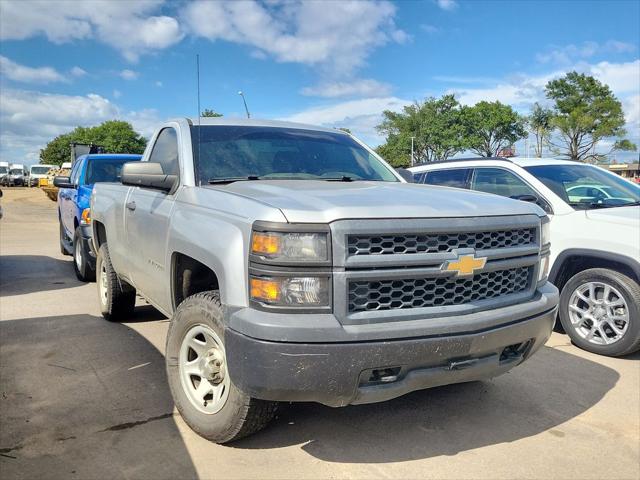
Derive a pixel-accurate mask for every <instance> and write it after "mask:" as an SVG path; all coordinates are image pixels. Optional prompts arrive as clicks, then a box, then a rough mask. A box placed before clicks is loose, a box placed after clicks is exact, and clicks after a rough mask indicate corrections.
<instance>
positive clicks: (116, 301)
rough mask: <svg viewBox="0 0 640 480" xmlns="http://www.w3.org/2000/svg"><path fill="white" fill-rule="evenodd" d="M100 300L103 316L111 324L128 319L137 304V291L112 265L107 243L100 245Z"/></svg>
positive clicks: (98, 267)
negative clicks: (122, 278)
mask: <svg viewBox="0 0 640 480" xmlns="http://www.w3.org/2000/svg"><path fill="white" fill-rule="evenodd" d="M96 274H97V277H98V278H97V282H96V283H97V285H98V298H99V300H100V311H101V312H102V316H103V317H104V318H105V319H106V320H109V321H110V322H117V321H121V320H124V319H126V318H127V317H129V316H130V315H131V313H132V312H133V308H134V306H135V304H136V291H135V289H134V288H133V287H132V286H130V285H129V284H127V283H126V282H124V281H123V280H121V279H120V278H119V277H118V274H117V273H116V271H115V270H114V269H113V265H111V258H110V257H109V248H108V247H107V244H106V243H103V244H102V245H100V250H99V251H98V258H97V261H96Z"/></svg>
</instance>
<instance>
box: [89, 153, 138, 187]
mask: <svg viewBox="0 0 640 480" xmlns="http://www.w3.org/2000/svg"><path fill="white" fill-rule="evenodd" d="M131 161H132V160H131V159H126V158H122V159H120V158H118V159H115V158H114V159H104V158H102V159H100V160H95V159H93V160H92V159H89V160H88V162H87V175H86V177H85V182H84V183H85V184H91V183H96V182H119V181H120V170H122V165H123V164H125V163H127V162H131Z"/></svg>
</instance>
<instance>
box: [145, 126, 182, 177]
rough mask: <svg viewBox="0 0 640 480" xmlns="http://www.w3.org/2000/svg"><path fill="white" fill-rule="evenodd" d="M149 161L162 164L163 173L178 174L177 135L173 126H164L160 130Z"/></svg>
mask: <svg viewBox="0 0 640 480" xmlns="http://www.w3.org/2000/svg"><path fill="white" fill-rule="evenodd" d="M149 161H150V162H156V163H159V164H160V165H162V172H163V173H164V174H165V175H178V137H177V135H176V131H175V130H174V129H173V128H164V129H163V130H162V131H161V132H160V134H159V135H158V138H157V139H156V143H155V144H154V145H153V150H152V151H151V155H150V156H149Z"/></svg>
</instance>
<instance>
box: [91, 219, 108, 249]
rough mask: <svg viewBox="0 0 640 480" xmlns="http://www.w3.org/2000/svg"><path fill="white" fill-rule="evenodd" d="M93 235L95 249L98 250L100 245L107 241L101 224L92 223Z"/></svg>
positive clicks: (105, 232)
mask: <svg viewBox="0 0 640 480" xmlns="http://www.w3.org/2000/svg"><path fill="white" fill-rule="evenodd" d="M93 233H94V235H95V236H96V247H97V248H100V245H102V244H103V243H105V242H106V241H107V230H106V229H105V228H104V225H103V224H102V223H100V222H94V223H93Z"/></svg>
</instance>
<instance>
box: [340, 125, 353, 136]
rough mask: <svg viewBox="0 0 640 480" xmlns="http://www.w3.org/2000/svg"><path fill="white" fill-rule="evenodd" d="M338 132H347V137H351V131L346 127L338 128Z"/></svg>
mask: <svg viewBox="0 0 640 480" xmlns="http://www.w3.org/2000/svg"><path fill="white" fill-rule="evenodd" d="M338 130H342V131H343V132H347V133H348V134H349V135H351V129H349V128H347V127H338Z"/></svg>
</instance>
